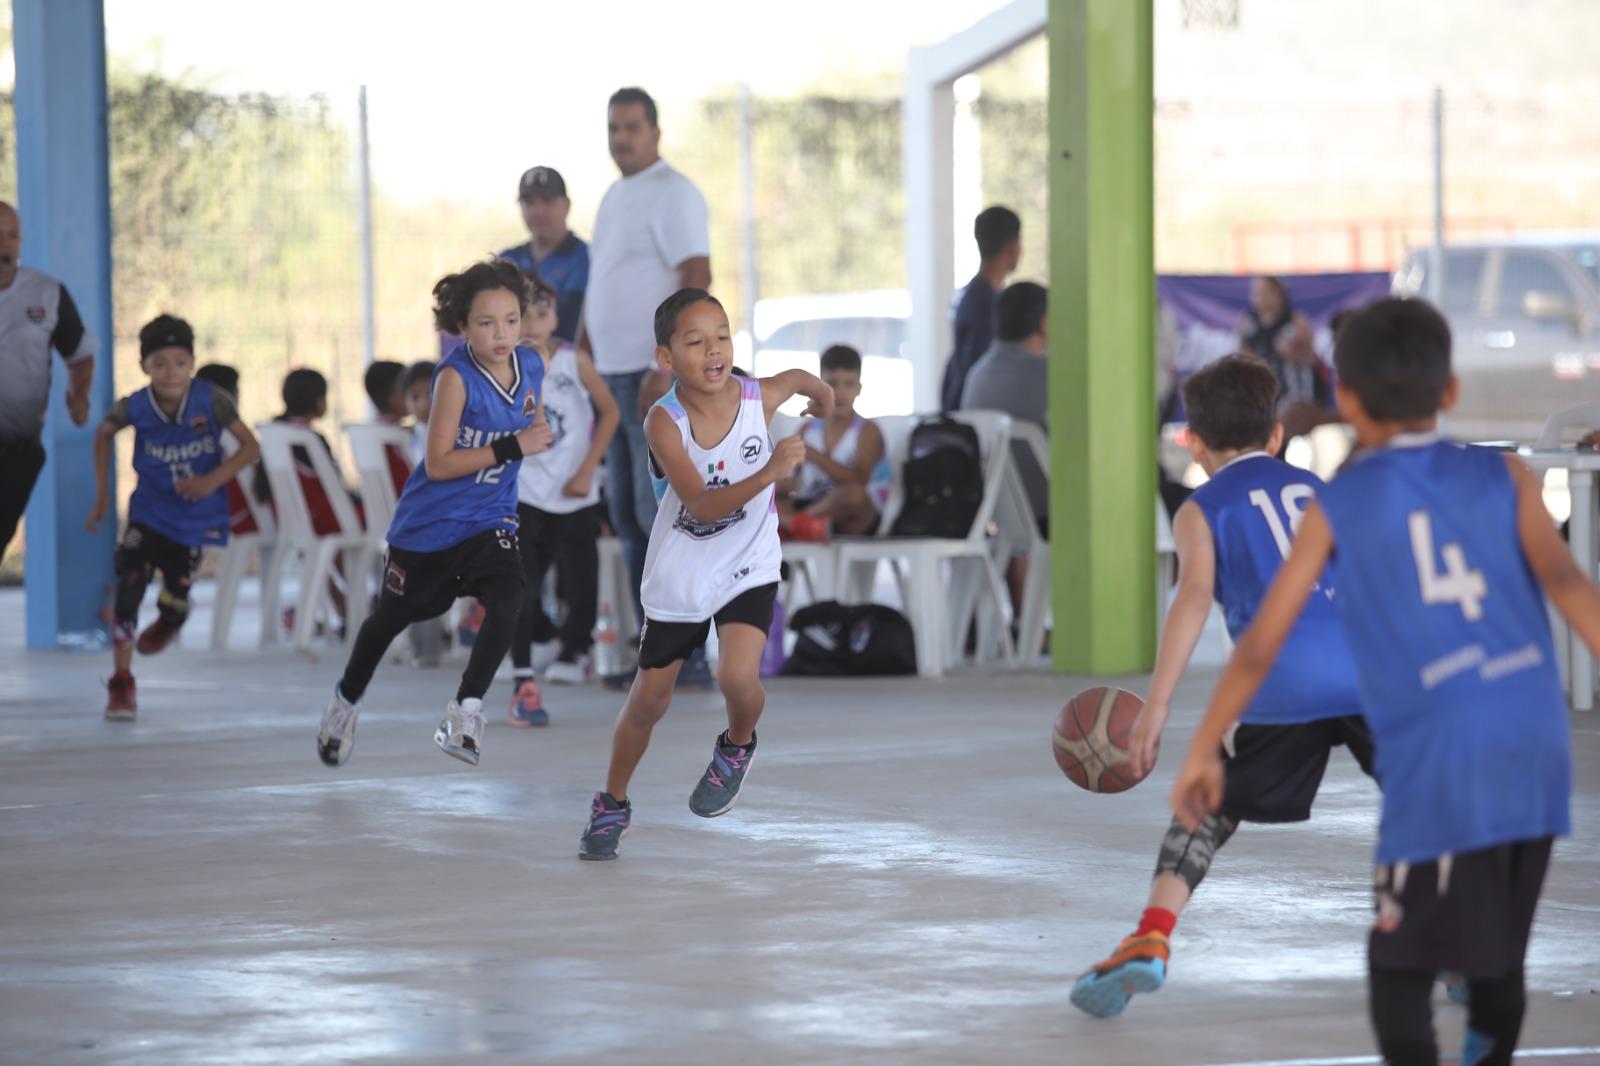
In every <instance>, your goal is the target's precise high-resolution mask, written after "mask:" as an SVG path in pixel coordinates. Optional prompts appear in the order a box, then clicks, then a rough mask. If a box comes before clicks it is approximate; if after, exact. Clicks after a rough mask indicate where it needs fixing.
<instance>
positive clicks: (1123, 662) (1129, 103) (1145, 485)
mask: <svg viewBox="0 0 1600 1066" xmlns="http://www.w3.org/2000/svg"><path fill="white" fill-rule="evenodd" d="M1151 3H1152V0H1051V3H1050V27H1049V33H1050V281H1051V293H1050V317H1049V326H1050V364H1051V365H1050V466H1051V484H1050V529H1051V545H1050V552H1051V582H1052V590H1051V592H1052V596H1053V600H1052V606H1053V608H1054V615H1055V623H1054V630H1053V636H1052V641H1051V655H1052V660H1053V665H1054V667H1055V669H1056V670H1058V671H1061V672H1067V673H1078V674H1116V673H1128V672H1136V671H1142V670H1147V669H1149V668H1150V667H1151V666H1152V665H1153V664H1154V662H1155V647H1156V560H1155V499H1156V425H1155V250H1154V219H1153V216H1154V191H1155V189H1154V177H1153V174H1154V169H1153V164H1154V158H1153V156H1154V108H1155V92H1154V87H1153V75H1154V71H1153V60H1152V47H1151V44H1152V36H1153V34H1152V15H1151Z"/></svg>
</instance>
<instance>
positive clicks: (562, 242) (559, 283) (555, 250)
mask: <svg viewBox="0 0 1600 1066" xmlns="http://www.w3.org/2000/svg"><path fill="white" fill-rule="evenodd" d="M517 197H518V199H519V200H520V201H521V202H522V221H523V222H524V223H525V224H526V225H527V227H528V234H529V236H530V237H531V238H532V239H531V240H529V241H528V242H526V243H525V244H519V245H516V246H515V247H512V248H507V249H506V250H505V251H503V252H501V253H500V258H502V259H509V260H511V261H512V262H513V263H515V264H517V266H519V267H521V268H522V269H523V270H526V271H528V272H530V273H533V272H537V273H538V275H539V276H540V277H541V278H543V279H544V280H545V282H546V283H547V284H548V285H549V286H550V287H551V288H552V289H554V290H556V336H557V337H560V338H561V339H562V340H564V341H567V342H568V343H569V344H570V343H572V342H573V341H574V340H575V339H576V338H577V335H578V316H579V314H580V313H581V312H582V311H583V291H584V289H586V288H588V287H589V246H588V245H587V244H585V243H584V242H583V241H581V240H579V239H578V235H577V234H575V233H573V232H572V231H571V230H570V229H568V228H567V212H569V211H571V210H572V201H571V200H568V199H567V183H566V182H565V181H563V180H562V178H561V175H560V174H559V173H557V172H556V170H555V168H554V167H534V168H533V169H532V170H529V171H527V172H525V173H524V174H523V175H522V180H521V181H520V182H519V183H518V184H517Z"/></svg>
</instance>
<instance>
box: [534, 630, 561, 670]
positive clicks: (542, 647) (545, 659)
mask: <svg viewBox="0 0 1600 1066" xmlns="http://www.w3.org/2000/svg"><path fill="white" fill-rule="evenodd" d="M530 650H531V651H532V652H533V672H534V673H536V674H542V673H544V671H545V668H546V667H548V666H549V665H550V664H551V663H553V662H555V661H556V660H557V659H559V658H560V657H561V641H559V640H557V639H556V638H555V637H551V638H550V639H549V640H544V641H538V642H536V643H534V644H533V645H532V646H531V647H530Z"/></svg>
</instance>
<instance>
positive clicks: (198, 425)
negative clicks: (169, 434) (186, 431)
mask: <svg viewBox="0 0 1600 1066" xmlns="http://www.w3.org/2000/svg"><path fill="white" fill-rule="evenodd" d="M189 428H190V429H191V430H193V431H194V432H195V433H204V432H205V431H206V416H205V415H195V416H194V417H193V418H191V419H189Z"/></svg>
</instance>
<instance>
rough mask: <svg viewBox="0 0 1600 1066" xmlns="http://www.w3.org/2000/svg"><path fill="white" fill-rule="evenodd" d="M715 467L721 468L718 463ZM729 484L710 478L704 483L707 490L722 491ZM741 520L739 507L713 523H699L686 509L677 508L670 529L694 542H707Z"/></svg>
mask: <svg viewBox="0 0 1600 1066" xmlns="http://www.w3.org/2000/svg"><path fill="white" fill-rule="evenodd" d="M716 465H717V466H718V467H721V466H722V464H721V463H718V464H716ZM730 484H732V483H731V482H730V481H728V479H727V478H720V477H712V478H711V479H710V480H708V481H707V482H706V488H708V489H724V488H727V487H728V486H729V485H730ZM743 518H744V508H743V507H741V508H739V509H738V510H737V511H734V512H733V513H732V514H725V515H723V516H722V517H721V518H719V519H717V520H716V521H715V522H700V521H697V520H696V519H695V517H694V516H693V515H691V514H690V513H689V509H688V508H687V507H679V508H678V517H677V518H676V519H675V520H674V521H673V523H672V528H673V529H676V530H681V531H682V532H684V533H687V534H689V536H691V537H693V538H694V539H695V540H707V539H709V538H711V537H714V536H716V535H717V534H718V533H721V532H722V531H723V530H725V529H727V528H728V527H729V526H731V525H734V524H735V523H737V522H739V521H741V520H743Z"/></svg>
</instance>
